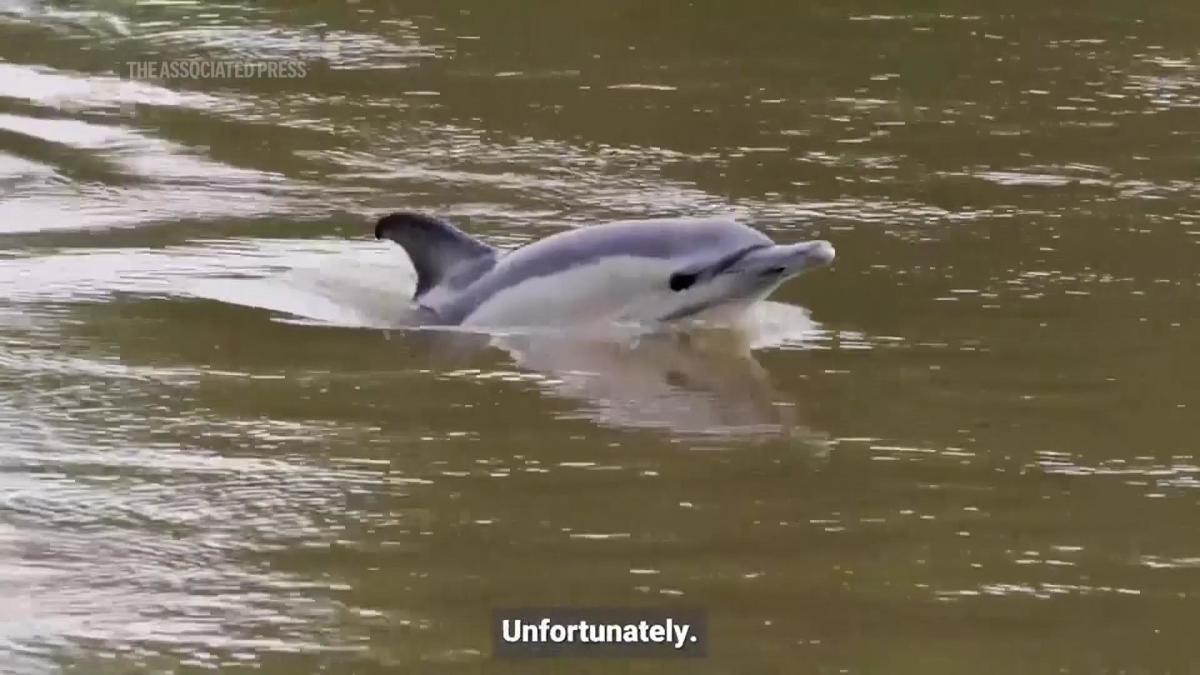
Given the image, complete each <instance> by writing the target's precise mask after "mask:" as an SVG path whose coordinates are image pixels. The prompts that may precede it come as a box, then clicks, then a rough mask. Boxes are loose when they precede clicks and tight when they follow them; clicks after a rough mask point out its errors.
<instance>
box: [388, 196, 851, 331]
mask: <svg viewBox="0 0 1200 675" xmlns="http://www.w3.org/2000/svg"><path fill="white" fill-rule="evenodd" d="M375 236H376V238H378V239H390V240H392V241H394V242H396V243H397V244H399V245H400V246H401V247H403V248H404V251H405V253H407V254H408V257H409V258H410V260H411V261H412V264H413V268H414V269H415V270H416V273H417V286H416V292H415V294H414V298H413V300H414V302H416V303H417V305H418V306H419V311H420V312H421V314H422V317H421V318H422V320H423V322H426V323H431V324H442V325H462V326H477V327H522V326H554V325H567V326H578V325H596V324H598V323H656V322H673V321H677V320H681V319H701V318H720V319H721V320H732V319H736V318H737V317H738V316H740V315H741V314H742V313H743V312H744V311H745V310H746V309H747V308H749V307H750V306H751V305H752V304H753V303H754V302H755V301H757V300H761V299H764V298H766V297H767V296H769V295H770V294H771V293H772V292H773V291H774V290H775V289H776V288H778V287H779V286H780V285H781V284H782V283H783V282H785V281H787V280H788V279H790V278H792V277H794V276H797V275H798V274H800V273H802V272H804V271H807V270H809V269H813V268H816V267H822V266H825V265H828V264H829V263H831V262H832V261H833V258H834V249H833V246H832V245H831V244H830V243H829V242H827V241H809V242H802V243H798V244H788V245H779V244H775V243H774V242H773V241H771V239H770V238H769V237H767V236H766V235H765V234H763V233H761V232H759V231H758V230H755V229H753V228H751V227H748V226H746V225H743V224H741V223H738V222H736V221H733V220H727V219H719V218H704V219H699V218H696V219H656V220H640V221H623V222H616V223H608V224H604V225H594V226H591V227H585V228H581V229H577V230H569V231H566V232H560V233H557V234H554V235H551V236H549V237H546V238H545V239H541V240H538V241H536V242H533V243H531V244H528V245H526V246H522V247H520V248H518V249H516V250H514V251H511V252H507V253H504V252H501V251H500V250H498V249H495V248H493V247H491V246H489V245H487V244H485V243H483V242H481V241H479V240H477V239H475V238H473V237H471V236H470V235H468V234H466V233H465V232H463V231H461V230H459V229H458V228H456V227H454V226H453V225H450V224H449V223H446V222H443V221H441V220H438V219H435V218H431V217H428V216H423V215H419V214H413V213H394V214H391V215H388V216H385V217H383V218H381V219H380V220H379V222H378V223H377V224H376V226H375Z"/></svg>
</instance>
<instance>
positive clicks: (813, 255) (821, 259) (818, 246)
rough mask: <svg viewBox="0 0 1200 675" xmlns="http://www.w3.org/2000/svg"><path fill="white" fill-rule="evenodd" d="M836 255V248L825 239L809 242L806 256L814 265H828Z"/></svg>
mask: <svg viewBox="0 0 1200 675" xmlns="http://www.w3.org/2000/svg"><path fill="white" fill-rule="evenodd" d="M836 257H837V250H836V249H834V248H833V244H831V243H829V242H827V241H824V240H822V241H814V242H812V243H811V244H809V249H808V253H807V258H808V259H809V260H811V261H812V262H813V264H815V265H828V264H829V263H831V262H833V259H834V258H836Z"/></svg>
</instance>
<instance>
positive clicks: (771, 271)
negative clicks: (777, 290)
mask: <svg viewBox="0 0 1200 675" xmlns="http://www.w3.org/2000/svg"><path fill="white" fill-rule="evenodd" d="M785 271H786V270H784V269H783V268H782V267H768V268H767V269H765V270H763V276H765V277H773V276H776V275H779V274H783V273H784V272H785Z"/></svg>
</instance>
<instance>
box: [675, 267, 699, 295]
mask: <svg viewBox="0 0 1200 675" xmlns="http://www.w3.org/2000/svg"><path fill="white" fill-rule="evenodd" d="M694 283H696V275H695V274H685V273H683V272H680V273H679V274H672V275H671V290H673V291H682V290H683V289H685V288H688V287H690V286H691V285H692V284H694Z"/></svg>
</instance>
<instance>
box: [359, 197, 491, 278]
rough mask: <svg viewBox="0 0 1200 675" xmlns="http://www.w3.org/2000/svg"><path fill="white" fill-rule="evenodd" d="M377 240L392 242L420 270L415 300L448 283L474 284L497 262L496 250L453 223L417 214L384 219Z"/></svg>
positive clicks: (401, 214)
mask: <svg viewBox="0 0 1200 675" xmlns="http://www.w3.org/2000/svg"><path fill="white" fill-rule="evenodd" d="M375 238H376V239H391V240H392V241H394V242H396V243H397V244H400V246H401V247H402V248H403V249H404V252H405V253H407V254H408V257H409V259H410V260H412V264H413V268H415V269H416V270H417V291H416V293H415V294H414V296H413V297H415V298H419V297H421V296H422V295H424V294H425V292H426V291H428V290H429V289H431V288H433V287H434V286H437V285H438V284H440V283H442V282H443V281H445V280H449V279H453V280H454V281H455V282H462V283H468V282H470V281H473V280H474V279H475V278H477V277H478V276H479V275H480V274H482V273H483V272H485V271H487V270H488V269H490V268H491V266H492V263H494V262H495V260H496V249H494V248H492V247H491V246H488V245H487V244H485V243H483V242H481V241H479V240H478V239H475V238H474V237H472V236H471V235H469V234H467V233H466V232H463V231H462V230H460V229H458V228H457V227H454V226H453V225H451V224H450V223H447V222H445V221H442V220H438V219H437V218H432V217H430V216H423V215H420V214H417V213H393V214H391V215H387V216H384V217H383V218H380V219H379V222H378V223H376V224H375ZM466 276H470V277H471V278H470V279H467V278H465V277H466Z"/></svg>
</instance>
